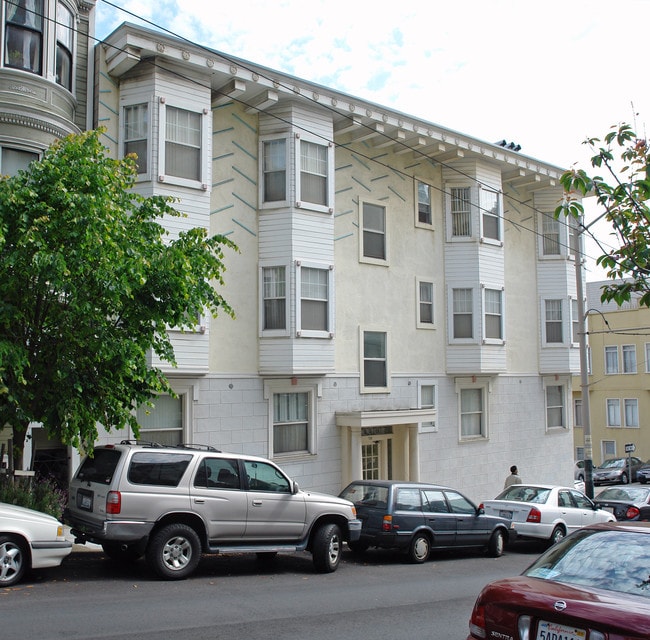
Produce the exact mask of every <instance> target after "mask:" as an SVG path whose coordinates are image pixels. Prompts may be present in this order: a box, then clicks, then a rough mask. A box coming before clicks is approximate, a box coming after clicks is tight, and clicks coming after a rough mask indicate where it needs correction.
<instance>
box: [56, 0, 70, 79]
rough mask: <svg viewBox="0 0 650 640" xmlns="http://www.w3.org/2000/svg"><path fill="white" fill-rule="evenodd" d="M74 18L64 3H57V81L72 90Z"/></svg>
mask: <svg viewBox="0 0 650 640" xmlns="http://www.w3.org/2000/svg"><path fill="white" fill-rule="evenodd" d="M73 22H74V18H73V15H72V12H71V11H70V9H68V8H67V7H66V6H65V5H64V4H63V3H62V2H57V3H56V81H57V83H58V84H60V85H61V86H63V87H65V88H66V89H68V91H71V90H72V43H73V36H74V29H73Z"/></svg>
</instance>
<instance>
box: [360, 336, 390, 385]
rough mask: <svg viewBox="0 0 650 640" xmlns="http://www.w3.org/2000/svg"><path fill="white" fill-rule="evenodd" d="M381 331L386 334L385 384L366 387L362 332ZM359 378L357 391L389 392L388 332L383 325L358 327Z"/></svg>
mask: <svg viewBox="0 0 650 640" xmlns="http://www.w3.org/2000/svg"><path fill="white" fill-rule="evenodd" d="M369 332H371V333H383V334H384V335H385V336H386V386H385V387H366V380H365V367H364V363H365V357H364V352H363V347H364V339H363V338H364V334H365V333H369ZM359 378H360V391H359V393H363V394H365V393H390V389H391V374H390V333H389V332H388V331H387V330H386V328H385V327H372V326H362V327H359Z"/></svg>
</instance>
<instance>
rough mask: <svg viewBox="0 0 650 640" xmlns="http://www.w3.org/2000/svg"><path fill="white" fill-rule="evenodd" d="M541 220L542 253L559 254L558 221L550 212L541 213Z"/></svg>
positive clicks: (548, 254)
mask: <svg viewBox="0 0 650 640" xmlns="http://www.w3.org/2000/svg"><path fill="white" fill-rule="evenodd" d="M543 216H544V218H543V220H542V253H543V255H545V256H559V255H560V221H559V220H556V219H555V218H554V217H553V216H552V215H551V214H549V213H545V214H543Z"/></svg>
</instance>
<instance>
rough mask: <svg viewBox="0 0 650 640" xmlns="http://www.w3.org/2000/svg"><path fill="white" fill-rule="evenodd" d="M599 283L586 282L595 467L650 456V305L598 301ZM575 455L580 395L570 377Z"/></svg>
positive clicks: (580, 443) (580, 447)
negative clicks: (623, 458) (629, 449)
mask: <svg viewBox="0 0 650 640" xmlns="http://www.w3.org/2000/svg"><path fill="white" fill-rule="evenodd" d="M605 283H606V281H603V282H590V283H588V284H587V290H586V291H587V325H588V331H589V355H590V358H589V361H590V372H589V414H590V429H591V437H592V450H593V463H594V466H597V465H599V464H601V463H602V462H603V461H604V460H606V459H607V458H614V457H621V456H625V455H626V452H625V445H626V444H633V445H634V447H635V451H634V454H633V455H635V456H637V457H638V458H641V459H642V460H647V459H648V458H650V421H649V419H648V416H650V309H648V308H646V307H639V306H638V304H637V301H636V299H635V298H633V299H632V300H631V301H630V302H629V303H626V304H624V305H623V306H622V307H619V306H618V305H617V304H616V303H613V302H609V303H603V302H601V301H600V296H601V288H602V286H603V284H605ZM573 389H574V398H573V403H574V421H575V431H574V434H575V456H576V459H577V460H579V459H582V458H583V457H584V433H583V431H584V430H583V428H582V400H581V397H582V393H581V389H580V380H579V378H576V379H574V385H573Z"/></svg>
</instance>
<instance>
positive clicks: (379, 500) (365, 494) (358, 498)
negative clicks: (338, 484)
mask: <svg viewBox="0 0 650 640" xmlns="http://www.w3.org/2000/svg"><path fill="white" fill-rule="evenodd" d="M341 498H345V499H346V500H350V501H351V502H354V503H355V504H359V505H365V506H368V507H380V508H382V509H385V508H386V505H387V504H388V487H378V486H376V485H373V484H367V483H365V482H355V483H353V484H351V485H350V486H349V487H347V488H346V489H344V491H343V493H342V494H341Z"/></svg>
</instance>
